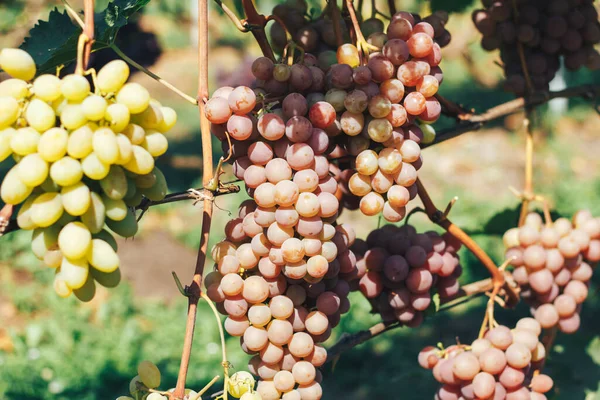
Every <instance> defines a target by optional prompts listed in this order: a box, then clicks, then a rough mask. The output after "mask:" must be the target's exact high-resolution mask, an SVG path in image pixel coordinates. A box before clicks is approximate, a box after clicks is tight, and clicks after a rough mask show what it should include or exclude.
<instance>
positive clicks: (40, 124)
mask: <svg viewBox="0 0 600 400" xmlns="http://www.w3.org/2000/svg"><path fill="white" fill-rule="evenodd" d="M86 82H87V81H86ZM6 99H7V98H4V100H3V102H2V103H0V108H2V109H3V111H4V110H6V112H7V115H8V116H9V118H10V115H11V112H12V109H11V108H10V107H8V108H7V105H6V104H3V103H5V102H6ZM10 100H14V99H10ZM25 120H26V121H27V123H28V124H29V126H31V127H32V128H33V129H35V130H37V131H38V132H44V131H47V130H48V129H50V128H52V127H53V126H54V123H55V120H56V115H55V114H54V110H53V109H52V107H50V106H49V105H48V104H47V103H44V102H43V101H41V100H39V99H33V100H31V102H30V103H29V105H28V106H27V110H26V111H25ZM7 125H10V124H7ZM0 127H2V121H1V120H0Z"/></svg>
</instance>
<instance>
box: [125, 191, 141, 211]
mask: <svg viewBox="0 0 600 400" xmlns="http://www.w3.org/2000/svg"><path fill="white" fill-rule="evenodd" d="M143 199H144V197H143V195H142V192H140V191H139V190H137V189H136V190H135V192H133V194H132V195H131V196H127V197H125V199H124V200H125V204H127V205H128V206H129V207H137V206H139V205H140V203H141V202H142V200H143Z"/></svg>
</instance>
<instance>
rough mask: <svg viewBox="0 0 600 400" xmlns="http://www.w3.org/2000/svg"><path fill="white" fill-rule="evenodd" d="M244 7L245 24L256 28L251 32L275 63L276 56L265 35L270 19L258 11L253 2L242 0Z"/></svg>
mask: <svg viewBox="0 0 600 400" xmlns="http://www.w3.org/2000/svg"><path fill="white" fill-rule="evenodd" d="M242 6H243V7H244V13H245V14H246V20H245V22H246V23H248V24H250V25H251V26H253V27H254V28H253V29H252V30H251V32H252V35H254V39H256V41H257V42H258V45H259V46H260V50H261V51H262V53H263V55H264V56H265V57H268V58H270V59H271V61H273V62H275V54H273V49H272V48H271V45H270V44H269V40H268V39H267V35H266V33H265V26H266V25H267V22H268V18H266V17H265V16H264V15H262V14H259V13H258V11H256V6H255V5H254V1H253V0H242Z"/></svg>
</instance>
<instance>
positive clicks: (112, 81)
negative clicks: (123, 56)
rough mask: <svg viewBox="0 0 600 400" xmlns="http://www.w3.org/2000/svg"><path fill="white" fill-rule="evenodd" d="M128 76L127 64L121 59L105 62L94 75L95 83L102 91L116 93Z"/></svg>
mask: <svg viewBox="0 0 600 400" xmlns="http://www.w3.org/2000/svg"><path fill="white" fill-rule="evenodd" d="M128 78H129V66H128V65H127V63H126V62H125V61H123V60H114V61H111V62H109V63H108V64H106V65H105V66H104V67H102V69H100V71H98V75H97V77H96V84H97V85H98V89H100V90H101V91H102V93H116V92H118V91H119V89H121V87H122V86H123V85H124V84H125V82H127V79H128Z"/></svg>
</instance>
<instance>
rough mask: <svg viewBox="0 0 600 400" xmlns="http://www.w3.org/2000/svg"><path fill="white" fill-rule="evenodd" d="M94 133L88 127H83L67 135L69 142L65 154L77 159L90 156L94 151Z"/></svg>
mask: <svg viewBox="0 0 600 400" xmlns="http://www.w3.org/2000/svg"><path fill="white" fill-rule="evenodd" d="M93 138H94V131H92V129H91V128H90V127H89V126H88V125H84V126H82V127H81V128H79V129H76V130H74V131H73V132H71V135H69V142H68V144H67V153H68V154H69V155H70V156H71V157H73V158H77V159H82V158H85V157H87V156H88V155H90V153H91V152H92V151H93V150H94V147H93Z"/></svg>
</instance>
